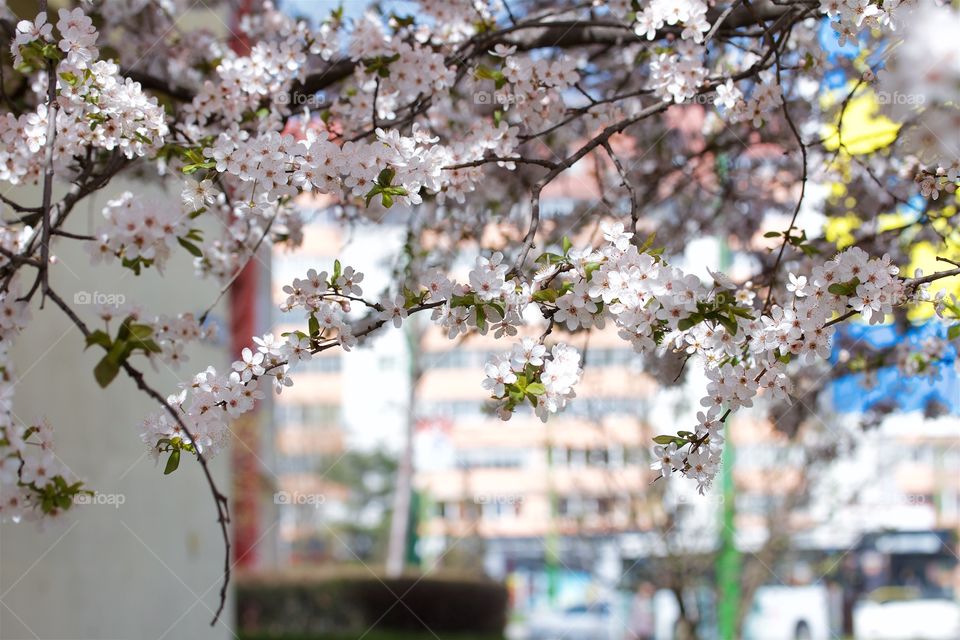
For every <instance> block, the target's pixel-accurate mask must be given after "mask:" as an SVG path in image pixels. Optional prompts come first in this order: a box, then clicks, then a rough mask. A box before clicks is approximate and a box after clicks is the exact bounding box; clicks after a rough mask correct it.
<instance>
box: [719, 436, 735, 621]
mask: <svg viewBox="0 0 960 640" xmlns="http://www.w3.org/2000/svg"><path fill="white" fill-rule="evenodd" d="M724 433H725V438H726V442H725V443H724V448H723V463H722V466H721V470H720V480H721V488H722V495H723V502H722V504H721V505H720V509H721V514H720V517H721V524H722V529H721V530H720V554H719V555H718V556H717V582H718V584H719V587H720V598H719V600H720V601H719V606H718V612H717V613H718V616H717V617H718V623H719V626H720V638H722V640H734V638H735V637H736V635H737V610H738V609H739V607H740V554H739V553H738V552H737V547H736V540H735V538H736V520H735V516H736V505H735V500H736V491H735V487H734V480H733V464H734V458H735V456H736V452H735V451H734V448H733V441H732V440H731V439H730V427H729V426H727V427H725V428H724Z"/></svg>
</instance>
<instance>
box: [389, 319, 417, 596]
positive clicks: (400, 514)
mask: <svg viewBox="0 0 960 640" xmlns="http://www.w3.org/2000/svg"><path fill="white" fill-rule="evenodd" d="M418 324H419V323H418V322H417V319H416V318H408V319H407V321H406V322H405V323H404V327H405V331H404V333H405V334H406V338H407V359H408V363H409V370H410V391H409V395H408V397H407V419H406V424H405V425H404V427H405V429H404V431H405V433H404V438H403V450H402V451H401V452H400V459H399V461H398V464H397V481H396V482H397V483H396V491H395V492H394V494H393V513H392V514H391V519H390V538H389V539H388V541H387V562H386V565H387V566H386V572H387V577H388V578H396V577H398V576H400V575H401V574H402V573H403V567H404V559H405V556H406V551H407V538H408V536H409V535H410V499H411V494H412V493H413V434H414V430H415V429H416V423H417V415H416V413H417V412H416V406H417V387H418V386H419V384H420V378H421V377H422V376H423V371H422V369H421V368H420V362H419V352H420V342H421V339H422V337H423V332H422V331H420V329H419V327H418Z"/></svg>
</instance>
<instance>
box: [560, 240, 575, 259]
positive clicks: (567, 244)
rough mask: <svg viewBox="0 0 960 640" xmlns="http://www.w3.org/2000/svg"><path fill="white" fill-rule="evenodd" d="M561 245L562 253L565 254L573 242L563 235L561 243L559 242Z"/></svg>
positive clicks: (568, 251)
mask: <svg viewBox="0 0 960 640" xmlns="http://www.w3.org/2000/svg"><path fill="white" fill-rule="evenodd" d="M561 246H562V247H563V255H567V254H568V253H570V249H572V248H573V242H571V241H570V238H568V237H567V236H563V243H562V244H561Z"/></svg>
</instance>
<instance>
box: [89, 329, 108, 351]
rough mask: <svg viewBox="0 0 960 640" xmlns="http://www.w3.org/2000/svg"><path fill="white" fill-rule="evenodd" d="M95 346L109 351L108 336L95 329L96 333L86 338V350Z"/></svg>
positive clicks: (104, 332)
mask: <svg viewBox="0 0 960 640" xmlns="http://www.w3.org/2000/svg"><path fill="white" fill-rule="evenodd" d="M95 344H98V345H100V346H101V347H103V348H104V349H107V350H109V349H110V336H109V335H107V332H106V331H102V330H100V329H97V330H96V331H94V332H93V333H91V334H90V335H89V336H87V348H89V347H90V346H92V345H95Z"/></svg>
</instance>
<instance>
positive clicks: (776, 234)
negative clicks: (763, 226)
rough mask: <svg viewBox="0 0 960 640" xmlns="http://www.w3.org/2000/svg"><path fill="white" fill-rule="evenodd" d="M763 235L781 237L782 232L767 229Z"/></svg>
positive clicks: (765, 236)
mask: <svg viewBox="0 0 960 640" xmlns="http://www.w3.org/2000/svg"><path fill="white" fill-rule="evenodd" d="M763 237H764V238H779V237H780V232H779V231H767V232H766V233H765V234H763Z"/></svg>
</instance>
